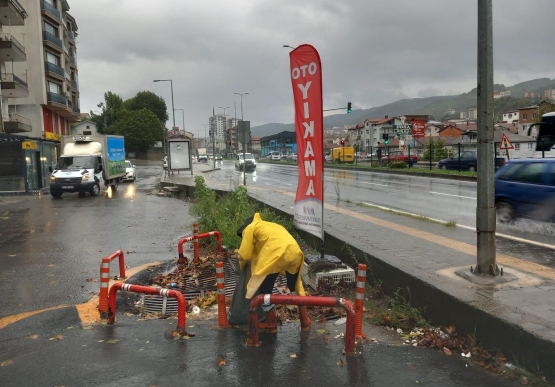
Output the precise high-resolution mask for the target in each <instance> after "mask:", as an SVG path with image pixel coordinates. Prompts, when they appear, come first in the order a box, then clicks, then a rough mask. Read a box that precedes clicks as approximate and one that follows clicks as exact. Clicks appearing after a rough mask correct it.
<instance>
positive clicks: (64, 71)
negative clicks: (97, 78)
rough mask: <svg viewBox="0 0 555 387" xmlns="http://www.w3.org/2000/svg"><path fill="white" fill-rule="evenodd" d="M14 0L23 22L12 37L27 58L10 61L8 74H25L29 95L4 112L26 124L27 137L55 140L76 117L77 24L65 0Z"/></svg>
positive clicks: (15, 101) (78, 117) (65, 132)
mask: <svg viewBox="0 0 555 387" xmlns="http://www.w3.org/2000/svg"><path fill="white" fill-rule="evenodd" d="M10 1H11V0H10ZM13 1H15V0H13ZM18 1H19V2H20V3H21V5H22V6H23V7H24V8H25V10H26V11H27V15H28V16H27V21H26V23H25V25H22V26H14V27H11V33H12V34H13V36H14V37H15V38H16V39H18V40H19V41H22V40H23V39H25V46H26V47H25V51H26V54H27V60H26V61H20V62H14V63H13V69H14V70H13V71H14V75H18V76H19V74H21V75H23V74H26V77H27V79H28V80H29V81H28V94H27V95H26V96H24V97H21V98H17V99H15V100H14V101H13V102H10V106H9V110H10V113H12V112H13V113H17V114H18V115H23V116H24V117H26V118H27V119H28V120H29V121H30V126H31V130H27V132H28V134H26V135H29V136H32V137H38V138H44V139H47V140H53V141H59V140H60V137H61V136H62V135H65V134H70V125H71V124H72V123H73V122H76V121H79V119H80V109H79V82H78V71H77V47H76V44H75V39H76V38H77V23H76V21H75V19H74V18H73V17H72V16H71V15H70V14H69V10H70V7H69V4H68V2H67V1H66V0H38V1H37V0H18Z"/></svg>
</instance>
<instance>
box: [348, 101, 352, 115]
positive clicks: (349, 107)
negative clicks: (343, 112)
mask: <svg viewBox="0 0 555 387" xmlns="http://www.w3.org/2000/svg"><path fill="white" fill-rule="evenodd" d="M352 112H353V109H351V103H350V102H347V113H352Z"/></svg>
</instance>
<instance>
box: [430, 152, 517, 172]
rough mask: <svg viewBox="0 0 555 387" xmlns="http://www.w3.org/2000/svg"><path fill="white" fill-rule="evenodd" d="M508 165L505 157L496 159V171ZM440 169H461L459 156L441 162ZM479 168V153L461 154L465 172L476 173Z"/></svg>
mask: <svg viewBox="0 0 555 387" xmlns="http://www.w3.org/2000/svg"><path fill="white" fill-rule="evenodd" d="M506 163H507V159H506V158H505V157H504V156H496V157H495V169H496V170H497V169H499V168H501V167H502V166H503V165H505V164H506ZM437 167H438V168H440V169H459V154H458V153H457V154H455V155H454V156H452V157H449V158H447V159H443V160H440V161H439V163H438V164H437ZM477 167H478V151H476V150H467V151H461V152H460V168H461V170H463V171H476V169H477Z"/></svg>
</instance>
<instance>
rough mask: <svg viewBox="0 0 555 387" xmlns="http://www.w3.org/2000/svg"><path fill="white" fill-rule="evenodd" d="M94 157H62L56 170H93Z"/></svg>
mask: <svg viewBox="0 0 555 387" xmlns="http://www.w3.org/2000/svg"><path fill="white" fill-rule="evenodd" d="M94 159H95V157H94V156H73V157H60V160H59V161H58V164H57V165H56V169H61V170H64V169H82V168H87V169H92V168H94Z"/></svg>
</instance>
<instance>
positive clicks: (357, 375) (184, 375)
mask: <svg viewBox="0 0 555 387" xmlns="http://www.w3.org/2000/svg"><path fill="white" fill-rule="evenodd" d="M137 167H138V180H137V182H136V183H126V184H123V185H121V186H120V189H119V193H118V194H117V195H112V196H110V195H108V194H107V193H104V194H103V195H102V196H99V197H97V198H91V197H78V195H77V194H69V195H64V197H63V198H62V199H52V198H51V197H49V196H44V197H22V198H0V218H1V219H0V221H1V222H2V223H0V224H1V226H2V227H1V228H0V230H1V232H0V248H1V249H0V291H1V292H2V293H1V294H3V295H6V296H4V297H2V298H0V318H2V317H5V316H9V315H13V314H16V313H22V312H31V311H33V310H37V309H43V308H48V307H54V306H58V305H61V304H70V305H75V304H79V303H81V302H84V301H87V300H89V299H90V298H91V297H92V295H93V293H95V292H97V291H98V287H99V283H98V282H96V279H97V278H98V276H99V274H98V269H99V263H100V260H101V258H102V257H103V256H105V255H107V254H109V253H111V252H113V251H115V250H117V249H118V248H123V250H124V252H126V264H127V265H129V266H137V265H141V264H144V263H148V262H152V261H164V260H169V259H175V258H176V249H175V245H176V242H177V239H178V238H179V237H180V236H182V235H184V234H185V233H186V232H187V230H186V229H185V228H184V227H185V226H186V225H188V224H190V223H191V222H192V219H191V218H190V217H189V215H188V211H187V208H186V203H184V202H182V201H179V200H177V199H171V198H166V197H159V196H157V195H156V194H155V192H156V191H157V188H156V185H157V184H158V180H159V176H160V174H161V172H162V171H161V168H160V166H159V165H157V164H156V165H150V166H149V165H145V166H141V165H139V163H138V162H137ZM261 169H262V168H261ZM238 175H239V174H238ZM262 181H264V180H262ZM112 273H114V274H115V273H117V265H113V268H112ZM118 311H119V312H120V313H121V312H122V310H121V309H119V310H118ZM168 327H169V328H173V327H175V320H147V321H140V319H139V318H138V317H137V316H128V315H124V314H118V320H117V324H116V325H115V326H105V325H95V326H93V328H92V329H83V327H82V326H81V325H80V319H79V316H78V314H77V312H76V310H75V309H74V308H64V309H58V310H53V311H49V312H45V313H40V314H36V315H33V316H30V317H27V318H25V319H23V320H20V321H18V322H16V323H13V324H11V325H8V326H6V327H5V328H0V348H1V350H0V364H3V366H2V367H0V381H1V383H0V384H1V385H2V386H21V385H36V386H43V385H44V386H53V385H60V386H61V385H64V386H149V385H157V386H174V385H182V384H186V385H188V386H214V385H222V386H257V385H268V386H280V387H281V386H291V385H317V386H333V387H336V386H410V385H428V386H469V387H470V386H492V387H497V386H513V385H515V384H514V383H512V382H510V381H508V380H506V379H503V378H500V377H497V376H493V375H491V374H488V373H486V372H485V371H484V370H482V369H480V368H476V367H472V366H468V365H467V361H466V360H464V359H463V358H462V357H460V356H446V355H444V354H443V353H442V352H438V351H435V350H427V349H421V348H414V347H412V346H405V345H402V344H401V343H400V341H399V339H398V338H397V337H396V336H395V335H393V336H392V335H390V334H389V333H388V332H385V331H384V329H383V328H380V327H366V328H365V332H366V334H367V335H368V337H377V338H378V339H379V341H380V344H368V345H365V346H364V353H363V355H362V356H356V357H345V356H343V355H342V354H341V349H342V346H343V344H342V340H341V339H336V338H334V335H337V334H338V332H343V331H344V326H340V327H335V326H325V327H324V328H326V329H328V330H329V331H330V335H328V334H321V333H318V331H317V329H321V328H322V326H319V325H315V326H314V327H313V329H312V330H311V332H310V333H308V334H303V333H300V332H299V329H298V328H299V327H298V324H295V323H291V324H284V326H282V327H280V330H279V333H278V335H277V336H273V335H268V334H264V333H261V335H260V339H261V340H262V346H261V347H260V348H247V347H245V345H244V344H245V338H246V332H245V331H244V330H242V329H232V330H225V331H218V330H216V329H215V320H214V319H212V320H210V321H205V322H202V321H194V320H192V319H188V320H187V330H188V331H189V332H192V333H196V336H195V337H193V338H191V339H189V340H178V341H175V340H173V339H172V338H171V337H170V336H169V335H168V334H167V333H166V332H167V330H168V329H169V328H168ZM59 335H61V336H59ZM388 335H389V336H388ZM54 337H58V338H59V339H51V338H54ZM60 337H61V338H60ZM291 355H295V357H292V356H291ZM219 359H223V360H225V362H226V365H225V366H218V365H216V362H217V361H218V360H219ZM339 359H342V361H343V362H344V366H340V365H338V364H337V363H338V361H339Z"/></svg>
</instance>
